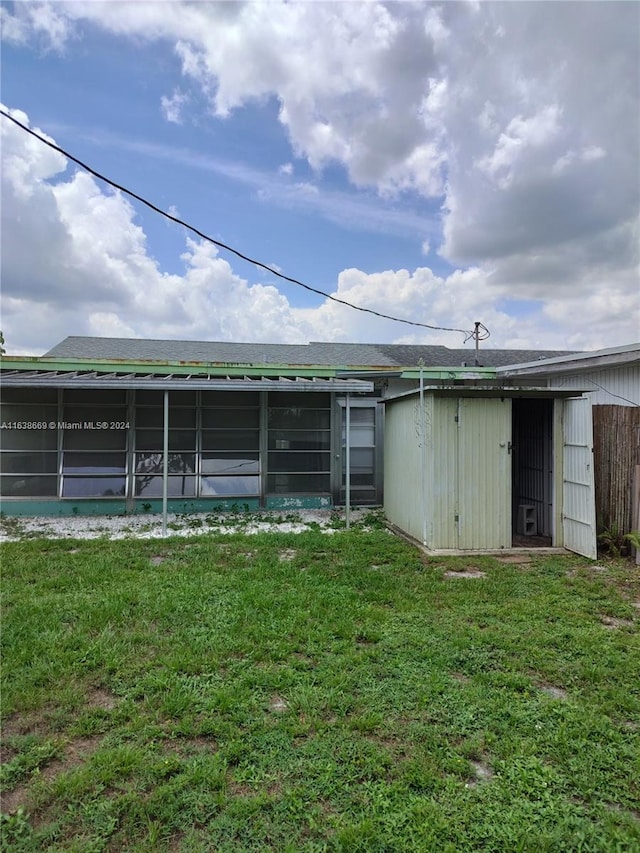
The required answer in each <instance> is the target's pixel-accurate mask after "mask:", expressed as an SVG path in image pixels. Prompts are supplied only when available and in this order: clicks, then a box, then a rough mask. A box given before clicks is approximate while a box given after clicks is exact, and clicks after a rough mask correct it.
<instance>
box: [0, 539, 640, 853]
mask: <svg viewBox="0 0 640 853" xmlns="http://www.w3.org/2000/svg"><path fill="white" fill-rule="evenodd" d="M1 557H2V569H3V581H2V584H3V607H4V613H3V617H2V644H3V681H2V697H1V698H2V709H3V745H2V762H3V763H2V774H1V783H2V789H3V812H5V814H4V816H3V818H2V839H3V840H2V845H3V849H4V850H7V851H8V850H11V851H41V850H52V851H56V850H59V851H62V850H65V851H68V850H69V851H78V853H80V851H82V853H87V851H102V850H105V851H155V850H158V851H220V853H223V851H224V852H225V853H242V852H243V851H261V852H262V851H285V853H287V852H288V853H299V852H300V853H304V851H309V853H310V851H336V853H337V851H362V853H376V851H380V853H382V851H398V853H410V851H437V853H448V851H450V853H458V851H506V853H512V851H536V853H540V852H541V851H638V850H640V648H639V646H640V644H639V642H638V622H639V620H640V610H638V609H637V607H635V606H634V604H633V602H634V601H635V602H637V601H638V600H639V599H640V573H639V572H638V569H637V568H635V567H634V566H632V565H631V563H628V562H627V563H625V562H624V561H607V562H606V563H601V564H600V567H601V568H600V569H599V570H598V569H594V568H593V566H592V565H591V564H589V563H588V562H587V561H585V560H581V559H580V558H576V557H568V556H561V557H559V556H548V555H544V556H542V555H541V556H538V557H534V558H533V559H532V560H531V561H529V562H516V563H513V562H508V561H506V559H505V558H501V560H497V559H494V558H491V557H467V558H465V559H461V558H455V559H454V558H451V559H442V558H438V559H436V558H431V559H427V558H425V557H424V556H423V555H421V554H420V553H419V552H418V551H417V550H415V549H413V548H412V547H410V546H409V545H407V544H406V543H404V542H402V541H400V540H398V539H396V538H395V537H393V536H391V535H389V534H388V533H387V532H386V531H384V530H373V531H369V532H366V531H363V530H353V531H349V532H338V533H334V534H333V535H326V534H322V533H320V532H317V531H311V532H309V533H303V534H299V535H288V534H279V533H276V534H273V533H272V534H266V535H264V534H261V535H256V536H245V535H241V534H237V535H231V536H213V535H212V536H208V535H206V536H201V537H200V538H197V539H184V538H182V539H178V538H173V539H167V540H163V541H135V540H124V541H119V542H110V541H107V540H93V541H85V542H80V541H54V540H46V539H32V540H28V541H20V542H10V543H6V544H4V545H3V547H2V550H1ZM602 566H604V568H602ZM463 572H466V573H467V574H466V575H465V574H463ZM481 573H482V574H481ZM469 575H470V576H469Z"/></svg>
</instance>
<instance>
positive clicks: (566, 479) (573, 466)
mask: <svg viewBox="0 0 640 853" xmlns="http://www.w3.org/2000/svg"><path fill="white" fill-rule="evenodd" d="M563 423H564V435H563V451H562V456H563V468H562V470H563V474H562V480H563V482H562V526H563V534H564V547H565V548H568V549H569V551H575V552H576V553H577V554H582V555H583V556H584V557H589V558H590V559H592V560H595V559H597V557H598V549H597V542H596V501H595V487H594V479H593V419H592V414H591V398H590V397H576V398H572V399H568V400H565V402H564V418H563Z"/></svg>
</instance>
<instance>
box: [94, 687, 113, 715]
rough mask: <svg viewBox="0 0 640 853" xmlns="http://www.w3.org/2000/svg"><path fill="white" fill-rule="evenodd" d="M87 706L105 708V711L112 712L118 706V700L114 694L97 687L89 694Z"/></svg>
mask: <svg viewBox="0 0 640 853" xmlns="http://www.w3.org/2000/svg"><path fill="white" fill-rule="evenodd" d="M87 704H88V705H90V706H91V707H92V708H103V709H104V710H105V711H111V710H112V709H113V708H115V707H116V705H117V704H118V700H117V698H116V697H115V696H114V695H113V693H109V691H108V690H103V689H102V688H100V687H97V688H96V689H95V690H92V691H91V692H90V693H89V695H88V697H87Z"/></svg>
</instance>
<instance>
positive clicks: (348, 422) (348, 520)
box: [344, 392, 351, 530]
mask: <svg viewBox="0 0 640 853" xmlns="http://www.w3.org/2000/svg"><path fill="white" fill-rule="evenodd" d="M344 417H345V427H344V430H345V439H344V441H345V459H344V463H345V472H344V476H345V484H344V485H345V495H344V499H345V510H344V517H345V523H346V526H347V530H348V529H349V524H350V523H351V402H350V397H349V392H347V395H346V405H345V410H344Z"/></svg>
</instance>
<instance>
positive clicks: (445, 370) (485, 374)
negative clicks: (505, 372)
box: [400, 367, 496, 382]
mask: <svg viewBox="0 0 640 853" xmlns="http://www.w3.org/2000/svg"><path fill="white" fill-rule="evenodd" d="M400 376H401V378H402V379H414V380H419V379H420V369H419V368H415V367H412V368H411V369H410V370H403V371H402V373H401V374H400ZM422 378H423V379H444V380H449V381H453V382H455V381H456V380H463V379H495V378H496V368H495V367H425V368H424V369H423V371H422Z"/></svg>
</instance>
